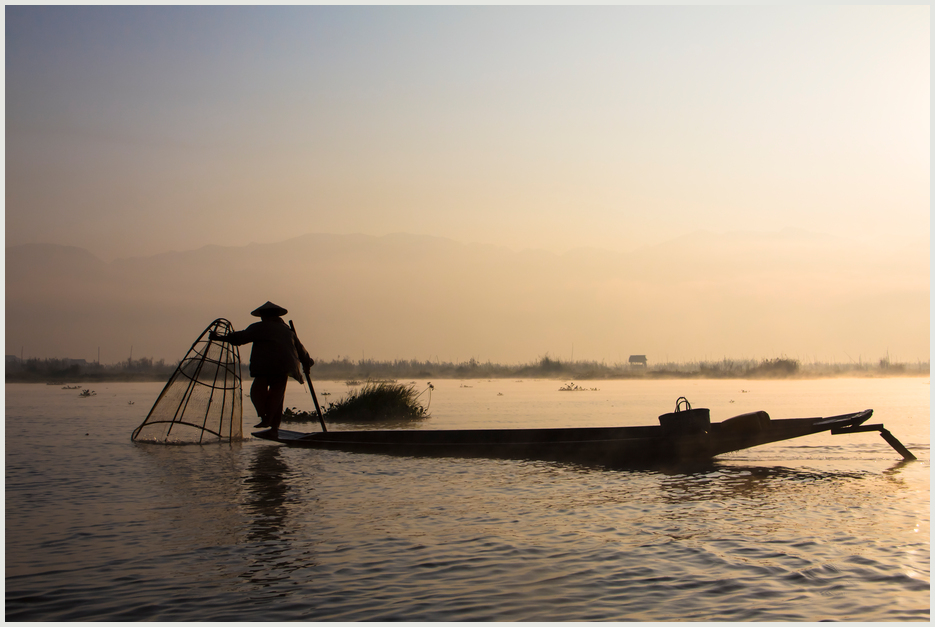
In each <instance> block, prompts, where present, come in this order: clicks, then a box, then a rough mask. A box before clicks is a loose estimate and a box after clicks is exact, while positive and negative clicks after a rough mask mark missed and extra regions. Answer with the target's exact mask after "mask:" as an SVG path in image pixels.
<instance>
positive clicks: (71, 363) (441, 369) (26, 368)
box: [6, 355, 929, 383]
mask: <svg viewBox="0 0 935 627" xmlns="http://www.w3.org/2000/svg"><path fill="white" fill-rule="evenodd" d="M178 364H179V362H178V361H176V362H173V363H169V362H166V361H164V360H162V359H160V360H158V361H154V360H153V359H151V358H149V357H143V358H140V359H133V360H129V359H128V360H126V361H122V362H119V363H116V364H109V365H104V364H98V363H94V362H83V361H79V360H73V359H27V360H20V359H16V358H14V359H10V358H9V357H8V358H7V363H6V381H7V382H48V383H77V382H83V381H166V380H168V378H169V376H171V375H172V373H173V372H174V371H175V369H176V368H177V367H178ZM928 374H929V362H927V361H925V362H922V361H920V362H917V363H915V364H906V363H894V362H891V361H890V359H889V358H888V357H887V358H884V359H880V360H879V361H871V362H850V363H846V364H843V363H834V364H829V363H805V364H803V363H802V362H800V361H799V360H797V359H791V358H788V357H777V358H774V359H761V360H756V359H740V360H735V359H726V358H725V359H722V360H719V361H689V362H664V363H657V364H654V363H650V364H648V365H646V366H643V365H636V364H630V363H613V364H608V363H606V362H603V361H601V362H598V361H587V360H579V361H565V360H560V359H556V358H553V357H549V356H548V355H545V356H543V357H540V358H539V359H537V360H536V361H532V362H528V363H525V364H513V365H510V364H497V363H493V362H491V361H486V362H480V361H478V360H476V359H474V358H473V357H472V358H471V359H469V360H468V361H462V362H452V361H422V360H417V359H395V360H393V361H377V360H373V359H359V360H356V361H351V360H350V359H348V358H347V357H344V358H340V359H334V360H331V361H326V360H319V361H316V362H315V366H314V367H313V369H312V377H313V379H322V380H335V381H340V380H360V381H367V380H371V381H373V380H386V379H429V378H437V379H504V378H531V379H535V378H542V379H569V380H572V379H578V380H588V379H638V378H648V379H661V378H670V379H676V378H681V379H684V378H701V379H737V378H741V379H743V378H750V379H753V378H782V377H800V378H809V377H832V376H847V375H851V376H898V375H906V376H913V375H914V376H919V375H928ZM243 375H244V377H245V378H248V377H249V375H248V371H247V366H246V364H244V366H243Z"/></svg>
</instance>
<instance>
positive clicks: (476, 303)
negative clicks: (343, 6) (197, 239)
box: [6, 230, 929, 363]
mask: <svg viewBox="0 0 935 627" xmlns="http://www.w3.org/2000/svg"><path fill="white" fill-rule="evenodd" d="M928 269H929V263H928V249H927V247H921V246H920V247H919V248H918V249H903V250H898V251H890V252H884V251H879V250H873V249H866V248H859V247H856V246H854V245H853V244H851V243H849V242H846V241H843V240H840V239H838V238H835V237H832V236H826V235H816V234H811V233H807V232H803V231H796V230H787V231H782V232H779V233H765V234H764V233H728V234H715V233H708V232H698V233H694V234H692V235H689V236H685V237H681V238H678V239H675V240H672V241H670V242H666V243H664V244H660V245H657V246H652V247H648V248H645V249H643V250H639V251H633V252H628V253H615V252H610V251H605V250H597V249H579V250H573V251H569V252H567V253H564V254H554V253H549V252H544V251H532V250H527V251H522V252H514V251H511V250H509V249H506V248H502V247H497V246H489V245H481V244H464V243H460V242H457V241H454V240H450V239H445V238H439V237H430V236H420V235H408V234H394V235H387V236H383V237H374V236H367V235H329V234H307V235H301V236H298V237H295V238H292V239H289V240H286V241H284V242H279V243H275V244H251V245H248V246H238V247H225V246H205V247H203V248H199V249H197V250H190V251H183V252H171V253H164V254H159V255H154V256H150V257H136V258H128V259H117V260H114V261H111V262H104V261H101V260H100V259H98V258H96V257H94V256H93V255H92V254H90V253H89V252H87V251H85V250H83V249H80V248H75V247H68V246H56V245H51V244H27V245H22V246H11V247H8V248H7V252H6V338H7V353H15V354H17V355H18V354H19V353H20V350H21V349H22V350H23V352H24V354H25V355H26V357H29V356H38V357H71V358H86V359H89V360H91V359H96V357H97V351H98V347H100V349H101V359H102V361H104V362H105V363H113V362H116V361H119V360H122V359H126V358H128V357H129V356H130V351H131V347H132V353H133V356H135V357H142V356H150V357H154V358H156V359H159V358H165V359H167V360H168V359H178V358H179V357H181V356H182V355H183V354H184V353H185V351H186V350H187V349H188V347H189V346H190V345H191V343H192V342H193V341H194V340H195V338H196V337H197V336H198V334H199V333H200V332H201V330H202V329H204V328H205V326H207V325H208V323H210V322H211V321H212V320H214V319H215V318H218V317H224V318H228V319H229V320H231V322H232V323H233V324H234V326H235V328H242V327H244V326H246V325H247V324H249V323H250V322H252V321H253V320H254V319H253V318H251V317H250V316H249V312H250V311H251V310H252V309H254V308H255V307H257V306H258V305H260V304H262V303H263V302H265V301H266V300H272V301H273V302H276V303H278V304H281V305H283V306H285V307H287V308H288V309H289V310H290V314H289V316H287V318H291V319H293V320H294V321H295V324H296V326H297V328H298V329H299V332H300V335H301V336H302V337H303V339H304V340H305V342H306V343H307V344H308V345H309V347H310V349H311V351H312V353H313V355H318V356H320V357H322V358H325V359H332V358H335V357H338V356H345V355H346V356H349V357H350V358H351V359H355V360H356V359H359V358H361V357H373V358H377V359H393V358H399V359H408V358H418V359H434V358H435V357H436V356H437V357H439V358H440V359H447V360H456V359H465V360H466V359H468V358H470V357H474V358H476V359H478V360H481V361H485V360H487V359H490V360H492V361H498V362H502V363H517V362H523V361H531V360H534V359H536V358H537V357H539V356H542V355H544V354H547V353H548V354H551V355H552V356H553V357H557V358H563V359H569V358H571V357H574V358H575V359H595V360H597V361H601V360H606V361H608V362H614V361H617V360H626V358H627V356H628V355H629V354H631V353H635V354H647V355H648V356H649V358H650V360H651V361H653V360H654V361H662V360H663V359H672V360H689V359H693V358H697V359H702V358H707V359H713V358H714V359H716V358H720V357H722V356H728V357H738V358H739V357H748V358H750V357H758V356H759V357H775V356H778V355H780V354H785V355H789V356H793V357H798V358H800V359H804V360H807V359H810V358H815V359H821V360H826V361H830V360H832V359H838V360H843V359H849V358H853V359H854V360H857V359H858V358H863V359H865V360H866V359H868V358H869V359H877V358H880V357H882V356H884V354H885V353H886V351H889V353H890V354H891V355H892V356H894V357H895V358H896V359H900V358H902V359H905V360H916V359H927V358H928V357H927V356H928V346H929V273H928Z"/></svg>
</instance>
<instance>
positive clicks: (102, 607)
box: [5, 377, 930, 621]
mask: <svg viewBox="0 0 935 627" xmlns="http://www.w3.org/2000/svg"><path fill="white" fill-rule="evenodd" d="M433 383H434V384H435V390H434V392H433V393H432V396H431V406H430V412H431V414H432V417H431V418H430V419H428V420H427V421H425V422H424V424H423V425H422V428H432V429H446V428H458V427H516V426H520V427H523V426H529V427H532V426H608V425H638V424H657V419H656V417H657V416H658V415H659V414H662V413H665V412H668V411H672V410H673V409H674V407H675V401H676V399H677V398H678V397H679V396H687V397H688V398H689V400H690V401H691V403H692V405H693V406H694V407H709V408H710V409H711V418H712V420H713V421H720V420H723V419H725V418H728V417H730V416H733V415H736V414H740V413H743V412H746V411H753V410H759V409H763V410H766V411H767V412H769V414H770V416H772V417H773V418H791V417H806V416H817V415H834V414H840V413H845V412H850V411H857V410H861V409H866V408H873V409H874V410H875V414H874V417H873V418H872V419H871V422H873V423H880V422H882V423H883V424H885V425H886V427H887V428H888V429H889V430H890V431H891V432H892V433H893V434H894V435H895V436H896V437H897V438H899V439H900V440H901V441H902V442H903V444H905V445H907V446H908V447H909V448H910V449H911V450H912V451H913V452H914V453H915V454H916V455H917V456H918V457H919V461H916V462H902V461H901V458H900V456H899V455H898V454H897V453H896V452H895V451H893V450H892V449H891V448H890V447H889V446H888V445H887V444H886V443H885V442H884V441H883V440H882V439H881V438H880V437H879V435H878V434H876V433H863V434H852V435H839V436H831V435H818V436H810V437H806V438H802V439H799V440H792V441H788V442H785V443H776V444H771V445H767V446H764V447H760V448H758V449H751V450H748V451H742V452H739V453H734V454H730V455H727V456H725V457H723V458H721V459H719V460H718V461H716V462H714V463H713V464H711V465H710V466H706V467H703V468H694V469H685V470H683V471H667V472H659V471H620V470H604V469H600V468H589V467H582V466H578V465H573V464H560V463H551V462H540V461H514V460H486V459H434V458H414V457H392V456H383V455H366V454H352V453H344V452H337V451H316V450H302V449H289V448H285V447H282V446H280V445H277V444H273V443H269V442H265V441H262V440H255V439H249V440H246V441H244V442H242V443H237V444H234V445H217V444H215V445H209V446H170V447H166V446H161V445H153V444H134V443H132V442H131V441H130V433H131V431H132V430H133V429H134V428H135V427H136V426H138V425H139V424H140V423H141V422H142V421H143V419H144V418H145V416H146V414H147V413H148V411H149V408H150V406H151V405H152V403H153V402H154V401H155V399H156V397H157V395H158V394H159V391H160V390H161V389H162V384H159V383H152V384H128V383H105V384H100V385H95V386H92V388H93V389H94V390H95V391H96V392H97V395H96V396H93V397H90V398H78V396H77V394H78V390H63V389H60V388H59V387H57V386H46V385H25V384H23V385H19V384H8V385H6V388H5V391H6V399H5V407H6V619H7V620H13V621H21V620H41V621H76V620H104V621H136V620H163V621H170V620H171V621H181V620H185V621H237V620H240V621H269V620H278V621H291V620H331V621H338V620H339V621H354V620H381V621H389V620H410V621H451V620H472V621H488V620H529V621H533V620H536V621H540V620H550V621H564V620H579V621H585V620H613V621H617V620H620V621H623V620H634V621H671V620H684V621H740V620H744V621H818V620H838V621H904V620H917V621H928V620H929V617H930V596H929V570H930V566H929V564H930V544H929V512H930V505H929V504H930V497H929V472H930V456H929V397H930V396H929V394H930V393H929V379H928V378H927V377H926V378H892V379H833V380H814V381H751V380H743V381H740V380H736V381H699V380H689V381H578V382H576V383H578V384H579V385H581V386H585V387H596V388H598V389H597V390H589V391H578V392H559V391H558V388H559V387H560V386H561V385H562V383H564V382H562V381H552V380H524V381H515V380H491V381H488V380H472V381H467V380H466V381H433ZM289 385H290V387H289V390H288V392H287V405H289V406H295V407H298V408H300V409H311V408H312V403H311V399H310V397H309V395H308V393H307V391H305V390H303V388H302V387H301V386H300V385H299V384H297V383H294V382H290V384H289ZM425 385H426V382H425V381H418V382H416V385H415V387H416V389H417V390H419V391H421V390H423V389H424V388H425ZM347 389H348V388H347V386H345V384H344V383H343V382H328V381H322V382H317V383H316V391H317V392H318V394H319V395H320V397H321V400H323V401H327V400H336V399H337V398H339V397H340V396H341V395H343V394H344V393H345V392H346V391H347ZM326 393H327V394H326ZM423 398H425V396H423ZM244 400H245V403H244V406H245V410H244V424H245V430H246V431H247V432H248V433H249V431H250V426H251V425H252V424H253V423H254V422H255V419H254V416H253V410H252V406H251V405H250V403H249V400H248V399H246V398H245V399H244ZM337 428H338V427H337V426H335V427H334V428H333V429H334V430H336V429H337ZM300 429H301V430H315V427H314V425H310V426H307V427H305V426H303V427H300Z"/></svg>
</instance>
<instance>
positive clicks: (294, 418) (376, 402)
mask: <svg viewBox="0 0 935 627" xmlns="http://www.w3.org/2000/svg"><path fill="white" fill-rule="evenodd" d="M432 389H433V386H432V384H431V383H429V384H428V387H427V388H426V389H425V390H423V392H420V393H416V391H415V389H414V387H413V386H412V385H403V384H402V383H391V382H386V381H382V382H369V383H367V384H366V385H364V386H363V387H361V388H360V389H357V390H351V391H350V392H348V395H347V396H346V397H345V398H343V399H341V400H339V401H337V402H335V403H329V404H328V407H327V408H322V411H323V413H324V417H325V418H326V419H327V420H331V421H339V422H370V421H379V420H413V419H422V418H428V417H429V413H428V406H426V407H423V406H422V405H421V404H420V403H419V397H420V396H421V395H422V394H423V393H425V391H428V390H432ZM430 400H431V399H430ZM282 418H283V420H284V421H287V422H305V421H312V420H318V415H317V414H316V413H315V412H313V411H300V410H297V409H296V408H294V407H293V408H289V409H286V410H285V411H283V415H282Z"/></svg>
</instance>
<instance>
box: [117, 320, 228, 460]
mask: <svg viewBox="0 0 935 627" xmlns="http://www.w3.org/2000/svg"><path fill="white" fill-rule="evenodd" d="M211 331H215V332H216V333H217V334H218V335H227V334H228V333H230V332H231V331H233V328H232V327H231V323H230V322H228V321H227V320H225V319H223V318H218V319H217V320H215V321H214V322H212V323H211V324H210V325H208V328H207V329H205V330H204V331H202V333H201V335H200V336H198V339H197V340H195V343H194V344H192V347H191V349H189V351H188V354H187V355H185V358H184V359H182V361H181V363H179V367H178V368H176V370H175V372H174V373H173V374H172V377H171V378H170V379H169V382H168V383H166V387H164V388H163V390H162V392H161V393H160V394H159V398H157V399H156V402H155V403H154V404H153V408H152V409H150V410H149V415H148V416H146V420H144V421H143V424H141V425H140V426H139V427H137V428H136V430H134V431H133V435H132V436H131V439H133V440H134V441H137V442H157V443H160V444H203V443H207V442H219V441H229V440H239V439H241V438H242V437H243V391H242V388H241V374H240V352H239V350H238V349H237V347H236V346H233V345H232V344H227V343H225V342H216V341H214V340H211V339H210V338H209V337H208V335H209V333H210V332H211Z"/></svg>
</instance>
